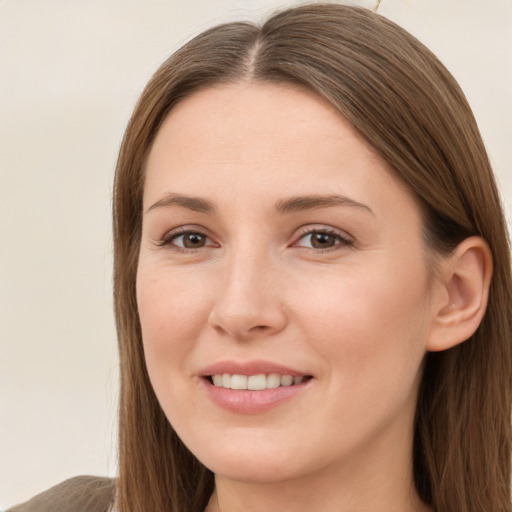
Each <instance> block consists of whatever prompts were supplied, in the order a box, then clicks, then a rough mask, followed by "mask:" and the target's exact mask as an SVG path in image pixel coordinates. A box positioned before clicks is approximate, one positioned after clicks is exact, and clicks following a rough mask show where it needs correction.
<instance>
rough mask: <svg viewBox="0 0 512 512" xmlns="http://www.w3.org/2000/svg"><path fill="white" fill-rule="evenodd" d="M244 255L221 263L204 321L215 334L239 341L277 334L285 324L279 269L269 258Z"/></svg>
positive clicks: (233, 256)
mask: <svg viewBox="0 0 512 512" xmlns="http://www.w3.org/2000/svg"><path fill="white" fill-rule="evenodd" d="M247 252H249V253H250V254H245V255H242V254H240V253H238V254H233V255H232V257H231V258H229V259H228V261H225V262H224V267H223V271H222V272H221V274H220V275H219V276H218V277H219V280H218V283H219V284H218V287H217V290H216V297H215V301H214V304H213V307H212V309H211V311H210V314H209V318H208V323H209V325H210V326H211V327H213V328H214V329H215V330H216V331H217V332H219V333H220V334H222V335H227V336H230V337H232V338H233V339H236V340H239V341H244V340H250V339H254V338H261V337H268V336H272V335H275V334H278V333H279V332H281V331H282V330H283V329H284V328H285V326H286V324H287V321H288V320H287V314H286V308H285V305H284V304H283V303H282V300H281V299H282V296H283V293H282V292H283V289H282V286H281V284H282V282H281V280H280V278H279V274H280V273H279V269H277V268H276V265H275V264H272V261H271V259H272V258H270V257H268V256H266V255H262V254H261V253H260V254H255V253H254V252H253V251H251V250H249V251H247Z"/></svg>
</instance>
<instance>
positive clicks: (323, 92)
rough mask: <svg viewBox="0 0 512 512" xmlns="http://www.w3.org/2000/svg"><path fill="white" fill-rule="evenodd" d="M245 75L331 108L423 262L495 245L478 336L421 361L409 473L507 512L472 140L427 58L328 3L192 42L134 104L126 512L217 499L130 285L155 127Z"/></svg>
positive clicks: (450, 83) (490, 217)
mask: <svg viewBox="0 0 512 512" xmlns="http://www.w3.org/2000/svg"><path fill="white" fill-rule="evenodd" d="M242 80H245V81H253V82H266V83H269V82H270V83H288V84H294V85H297V86H299V87H303V88H307V89H309V90H311V91H314V92H315V93H317V94H318V95H320V96H322V97H324V98H326V99H327V100H328V101H329V102H331V103H332V105H334V106H335V107H336V108H337V109H338V110H339V112H340V113H341V114H342V115H343V116H344V117H345V118H346V119H347V120H348V121H349V122H350V123H352V125H353V126H354V127H355V129H357V130H358V131H359V132H360V133H361V134H362V135H363V136H364V137H365V138H366V140H367V141H368V142H369V143H370V144H371V145H372V146H373V147H374V148H375V149H376V150H377V151H378V152H379V153H380V154H381V156H382V157H383V158H384V159H385V160H386V161H387V162H388V163H389V164H390V165H391V166H392V168H393V169H394V170H395V172H396V173H397V175H398V176H399V177H400V178H401V179H402V180H403V181H404V182H405V183H406V184H407V185H408V187H409V188H410V189H411V190H412V191H413V193H415V194H416V196H417V197H418V201H419V203H420V204H421V206H422V208H423V216H424V232H425V240H426V242H427V245H428V247H429V248H430V249H431V251H433V252H436V253H441V254H447V253H449V252H450V251H451V250H452V249H453V248H454V247H455V246H456V245H457V244H458V243H459V242H460V241H462V240H463V239H464V238H466V237H468V236H471V235H478V236H481V237H483V238H484V239H485V240H486V241H487V242H488V244H489V246H490V248H491V251H492V255H493V258H494V277H493V280H492V283H491V289H490V298H489V303H488V308H487V313H486V315H485V317H484V319H483V321H482V323H481V325H480V327H479V329H478V330H477V332H476V333H475V334H474V335H473V336H472V338H470V339H469V340H467V341H466V342H464V343H462V344H461V345H458V346H456V347H455V348H453V349H450V350H447V351H444V352H438V353H430V354H428V355H427V357H426V362H425V369H424V376H423V380H422V383H421V386H420V391H419V397H418V405H417V413H416V421H415V431H414V447H413V460H414V477H415V483H416V488H417V491H418V493H419V495H420V497H421V498H422V499H423V500H424V501H425V502H426V503H428V504H430V505H431V506H432V507H433V508H434V509H435V510H437V511H438V512H455V511H457V512H482V511H489V512H490V511H492V512H505V511H507V512H509V511H510V434H511V428H510V416H511V373H512V372H511V350H510V347H511V338H512V279H511V267H510V246H509V242H508V238H507V231H506V225H505V221H504V217H503V213H502V208H501V205H500V199H499V195H498V192H497V189H496V184H495V181H494V177H493V174H492V171H491V167H490V164H489V160H488V157H487V155H486V152H485V148H484V145H483V143H482V140H481V136H480V134H479V131H478V128H477V125H476V122H475V120H474V117H473V114H472V112H471V109H470V107H469V106H468V104H467V101H466V99H465V97H464V95H463V93H462V91H461V90H460V88H459V86H458V85H457V83H456V82H455V80H454V78H453V77H452V76H451V75H450V73H449V72H448V71H447V70H446V69H445V68H444V66H443V65H442V64H441V63H440V62H439V61H438V59H437V58H436V57H435V56H434V55H433V54H432V53H431V52H430V51H429V50H428V49H427V48H425V47H424V46H423V45H422V44H421V43H420V42H418V41H417V40H416V39H415V38H414V37H412V36H411V35H410V34H408V33H407V32H406V31H404V30H403V29H401V28H400V27H398V26H397V25H395V24H394V23H392V22H390V21H388V20H386V19H385V18H383V17H381V16H378V15H376V14H374V13H372V12H370V11H367V10H363V9H359V8H354V7H346V6H340V5H332V4H314V5H313V4H312V5H305V6H301V7H296V8H292V9H288V10H286V11H283V12H280V13H278V14H276V15H274V16H272V17H271V18H269V19H268V20H267V21H266V22H265V23H264V24H263V25H262V26H261V27H260V26H256V25H253V24H249V23H229V24H225V25H221V26H218V27H216V28H213V29H210V30H208V31H206V32H204V33H202V34H200V35H199V36H197V37H196V38H194V39H193V40H192V41H190V42H189V43H188V44H186V45H185V46H184V47H182V48H181V49H180V50H179V51H178V52H176V53H175V54H174V55H173V56H171V57H170V58H169V59H168V60H167V61H166V62H165V63H164V64H163V65H162V66H161V67H160V69H159V70H158V71H157V72H156V74H155V75H154V76H153V78H152V79H151V81H150V82H149V84H148V85H147V87H146V89H145V90H144V92H143V94H142V96H141V98H140V100H139V102H138V104H137V106H136V108H135V111H134V113H133V116H132V118H131V120H130V123H129V125H128V128H127V130H126V134H125V137H124V140H123V144H122V148H121V152H120V156H119V161H118V165H117V170H116V178H115V190H114V250H115V253H114V256H115V270H114V283H115V307H116V318H117V329H118V336H119V351H120V358H121V397H120V420H119V421H120V423H119V436H120V437H119V443H120V444H119V478H118V484H117V504H118V508H119V512H129V511H130V512H135V511H137V512H143V511H146V512H164V511H165V512H189V511H190V512H192V511H202V510H204V507H205V506H206V504H207V502H208V499H209V497H210V494H211V492H212V490H213V475H212V473H211V472H210V471H209V470H208V469H207V468H205V467H204V466H203V465H202V464H201V463H200V462H199V461H198V460H197V459H196V458H195V457H194V456H193V455H192V454H191V453H190V452H189V450H188V449H187V448H186V447H185V446H184V445H183V443H182V442H181V440H180V439H179V438H178V436H177V435H176V433H175V432H174V430H173V428H172V426H171V425H170V424H169V422H168V420H167V419H166V417H165V415H164V413H163V412H162V410H161V408H160V406H159V404H158V401H157V399H156V396H155V394H154V392H153V389H152V387H151V384H150V381H149V378H148V374H147V371H146V366H145V361H144V353H143V349H142V342H141V331H140V326H139V319H138V314H137V303H136V298H135V277H136V271H137V258H138V251H139V243H140V233H141V221H142V191H143V180H144V164H145V159H146V157H147V155H148V152H149V150H150V148H151V145H152V142H153V140H154V138H155V135H156V133H157V132H158V129H159V127H160V125H161V123H162V121H163V119H164V118H165V116H166V115H167V114H168V112H169V111H170V110H171V109H172V108H173V106H174V105H175V104H176V103H177V102H179V101H180V100H181V99H182V98H184V97H186V96H189V95H190V94H192V93H193V92H194V91H196V90H198V89H199V88H204V87H208V86H212V85H215V84H220V83H227V82H239V81H242Z"/></svg>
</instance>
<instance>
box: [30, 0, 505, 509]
mask: <svg viewBox="0 0 512 512" xmlns="http://www.w3.org/2000/svg"><path fill="white" fill-rule="evenodd" d="M114 236H115V301H116V317H117V326H118V333H119V347H120V356H121V368H122V375H121V403H120V445H119V478H118V479H117V482H116V498H115V510H116V511H118V512H127V511H148V512H149V511H151V512H155V511H180V512H181V511H203V510H207V511H208V512H219V511H221V512H229V511H233V510H251V511H258V510H269V509H272V508H277V509H279V510H292V509H293V510H321V511H330V510H350V511H363V510H372V511H381V510H382V511H389V510H394V511H404V512H405V511H433V510H435V511H437V512H442V511H447V512H448V511H449V512H453V511H460V512H470V511H474V512H476V511H479V512H480V511H482V510H486V511H487V510H493V511H503V512H504V511H505V510H507V511H508V510H510V492H509V491H510V489H509V479H510V463H509V458H510V339H511V332H512V326H511V310H512V302H511V301H512V298H511V297H512V294H511V291H512V286H511V275H510V252H509V245H508V239H507V233H506V227H505V222H504V219H503V214H502V209H501V206H500V201H499V197H498V193H497V190H496V186H495V183H494V178H493V176H492V171H491V169H490V165H489V162H488V159H487V156H486V153H485V149H484V147H483V144H482V141H481V138H480V135H479V132H478V129H477V126H476V123H475V121H474V118H473V116H472V113H471V110H470V108H469V106H468V105H467V103H466V100H465V98H464V96H463V94H462V92H461V91H460V89H459V87H458V85H457V84H456V82H455V81H454V79H453V78H452V77H451V75H450V74H449V73H448V72H447V71H446V69H445V68H444V67H443V66H442V65H441V64H440V63H439V61H438V60H437V59H436V58H435V57H434V56H433V55H432V54H431V53H430V52H429V51H428V50H427V49H426V48H425V47H424V46H422V45H421V44H420V43H419V42H418V41H416V40H415V39H414V38H413V37H412V36H410V35H409V34H408V33H406V32H405V31H404V30H402V29H400V28H399V27H397V26H396V25H394V24H393V23H391V22H389V21H388V20H386V19H384V18H381V17H379V16H377V15H375V14H373V13H371V12H368V11H365V10H361V9H357V8H352V7H343V6H335V5H309V6H303V7H298V8H294V9H290V10H288V11H284V12H282V13H279V14H277V15H275V16H273V17H272V18H270V19H269V20H268V21H267V22H266V23H265V24H264V25H263V26H262V27H256V26H253V25H251V24H246V23H233V24H227V25H224V26H220V27H217V28H214V29H211V30H209V31H207V32H205V33H203V34H201V35H199V36H198V37H196V38H195V39H194V40H192V41H191V42H189V43H188V44H187V45H185V46H184V47H183V48H182V49H181V50H179V51H178V52H177V53H176V54H175V55H173V56H172V57H171V58H170V59H169V60H168V61H166V62H165V63H164V64H163V65H162V67H161V68H160V69H159V70H158V71H157V73H156V74H155V76H154V77H153V78H152V80H151V81H150V83H149V84H148V86H147V88H146V89H145V91H144V92H143V94H142V97H141V99H140V100H139V103H138V105H137V107H136V109H135V112H134V114H133V116H132V119H131V121H130V124H129V126H128V129H127V131H126V134H125V138H124V141H123V145H122V148H121V152H120V157H119V161H118V167H117V172H116V182H115V194H114ZM100 487H101V486H100ZM75 488H76V486H75ZM110 492H111V487H109V486H107V491H105V490H101V491H98V492H96V491H95V492H94V493H89V494H88V495H89V496H92V495H94V496H99V498H98V499H99V501H98V503H97V504H96V505H95V507H96V508H94V507H92V508H89V509H93V508H94V509H98V510H99V509H101V508H102V507H103V508H105V507H106V506H107V505H108V503H107V502H109V501H110V499H111V498H110ZM82 494H83V493H82ZM85 509H87V507H86V508H85ZM27 510H28V509H27Z"/></svg>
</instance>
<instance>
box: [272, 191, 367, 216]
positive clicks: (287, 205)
mask: <svg viewBox="0 0 512 512" xmlns="http://www.w3.org/2000/svg"><path fill="white" fill-rule="evenodd" d="M340 205H343V206H355V207H357V208H363V209H365V210H367V211H369V212H370V213H371V214H373V215H375V214H374V213H373V211H372V209H371V208H370V207H369V206H367V205H365V204H363V203H360V202H359V201H355V200H354V199H350V198H349V197H346V196H340V195H330V196H321V195H312V196H297V197H291V198H289V199H282V200H280V201H278V202H277V203H276V210H277V211H278V212H280V213H292V212H300V211H304V210H312V209H315V208H329V207H331V206H340Z"/></svg>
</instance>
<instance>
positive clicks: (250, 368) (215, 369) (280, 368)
mask: <svg viewBox="0 0 512 512" xmlns="http://www.w3.org/2000/svg"><path fill="white" fill-rule="evenodd" d="M223 373H229V374H230V375H248V376H249V375H258V374H262V373H264V374H266V375H268V374H270V373H278V374H279V375H291V376H292V377H303V376H306V375H310V374H308V373H307V372H303V371H300V370H298V369H295V368H290V367H288V366H284V365H282V364H278V363H274V362H271V361H265V360H261V359H258V360H252V361H218V362H216V363H213V364H211V365H209V366H206V367H205V368H203V369H202V370H201V371H200V372H199V374H200V376H201V377H209V376H211V375H220V374H223Z"/></svg>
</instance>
